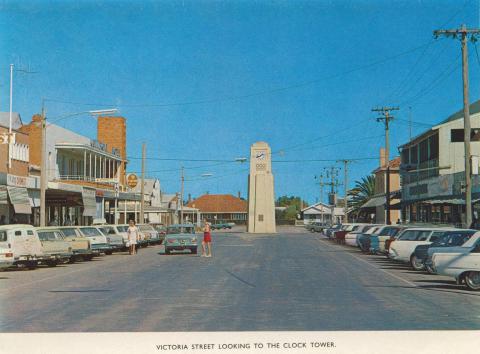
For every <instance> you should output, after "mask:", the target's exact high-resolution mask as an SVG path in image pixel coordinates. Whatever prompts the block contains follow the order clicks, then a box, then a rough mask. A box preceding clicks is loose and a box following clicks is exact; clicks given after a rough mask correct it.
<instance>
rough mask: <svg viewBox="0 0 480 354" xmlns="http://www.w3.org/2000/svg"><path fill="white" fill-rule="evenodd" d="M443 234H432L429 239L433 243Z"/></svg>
mask: <svg viewBox="0 0 480 354" xmlns="http://www.w3.org/2000/svg"><path fill="white" fill-rule="evenodd" d="M444 234H445V233H444V232H434V233H433V234H432V236H431V237H430V241H432V242H434V241H437V240H438V239H440V238H441V237H442V236H443V235H444Z"/></svg>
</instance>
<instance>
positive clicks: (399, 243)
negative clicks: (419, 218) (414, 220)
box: [388, 227, 455, 264]
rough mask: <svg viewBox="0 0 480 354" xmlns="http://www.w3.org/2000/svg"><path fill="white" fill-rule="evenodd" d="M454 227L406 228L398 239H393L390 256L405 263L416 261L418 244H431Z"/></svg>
mask: <svg viewBox="0 0 480 354" xmlns="http://www.w3.org/2000/svg"><path fill="white" fill-rule="evenodd" d="M447 230H455V229H454V228H424V227H418V228H411V229H406V230H404V231H403V232H402V233H401V234H400V235H399V236H398V238H397V239H396V240H393V241H392V243H391V244H390V248H389V250H388V257H389V258H391V259H393V260H396V261H400V262H405V263H412V264H413V263H416V262H417V260H416V259H415V248H416V247H417V246H418V245H429V244H431V243H432V242H433V241H435V240H437V239H438V238H439V237H441V236H442V235H443V232H445V231H447Z"/></svg>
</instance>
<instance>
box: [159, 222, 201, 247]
mask: <svg viewBox="0 0 480 354" xmlns="http://www.w3.org/2000/svg"><path fill="white" fill-rule="evenodd" d="M197 247H198V242H197V236H196V235H195V225H193V224H181V225H180V224H177V225H170V226H168V227H167V235H166V236H165V254H170V253H171V252H172V251H185V250H190V252H191V253H192V254H197Z"/></svg>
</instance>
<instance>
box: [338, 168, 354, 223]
mask: <svg viewBox="0 0 480 354" xmlns="http://www.w3.org/2000/svg"><path fill="white" fill-rule="evenodd" d="M337 162H343V172H344V180H343V185H344V193H345V197H344V204H345V205H344V214H345V219H344V220H345V221H344V222H348V198H347V197H348V164H349V163H350V162H352V160H339V161H337Z"/></svg>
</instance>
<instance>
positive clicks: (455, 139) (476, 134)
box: [450, 129, 480, 143]
mask: <svg viewBox="0 0 480 354" xmlns="http://www.w3.org/2000/svg"><path fill="white" fill-rule="evenodd" d="M463 132H464V130H463V129H452V130H450V141H451V142H452V143H461V142H463V140H464V139H463V136H464V133H463ZM470 141H480V129H471V130H470Z"/></svg>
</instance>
